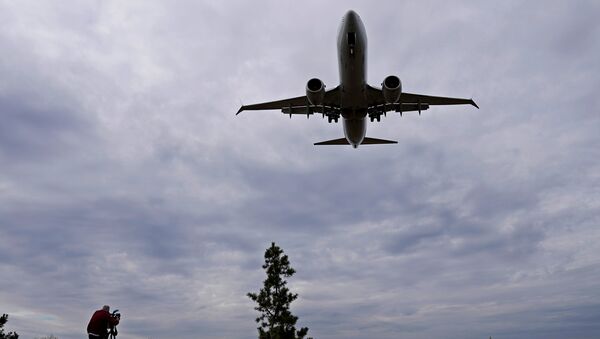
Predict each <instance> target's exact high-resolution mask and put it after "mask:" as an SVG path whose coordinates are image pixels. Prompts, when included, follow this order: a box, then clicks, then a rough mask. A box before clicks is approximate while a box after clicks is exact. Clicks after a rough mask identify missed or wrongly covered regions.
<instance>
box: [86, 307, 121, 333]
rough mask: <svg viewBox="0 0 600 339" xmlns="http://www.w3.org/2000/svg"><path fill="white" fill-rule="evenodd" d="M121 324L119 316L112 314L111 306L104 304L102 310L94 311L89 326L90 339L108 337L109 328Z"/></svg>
mask: <svg viewBox="0 0 600 339" xmlns="http://www.w3.org/2000/svg"><path fill="white" fill-rule="evenodd" d="M118 324H119V317H117V316H114V315H112V314H110V306H108V305H104V306H102V309H101V310H98V311H96V312H94V315H92V318H91V319H90V322H89V323H88V326H87V332H88V335H89V339H106V338H108V329H109V328H110V329H112V328H114V327H115V326H117V325H118Z"/></svg>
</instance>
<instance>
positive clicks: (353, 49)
mask: <svg viewBox="0 0 600 339" xmlns="http://www.w3.org/2000/svg"><path fill="white" fill-rule="evenodd" d="M337 54H338V65H339V74H340V85H339V86H337V87H335V88H333V89H330V90H325V84H324V83H323V81H321V80H320V79H318V78H313V79H310V80H308V82H307V84H306V95H303V96H299V97H295V98H290V99H283V100H277V101H271V102H265V103H259V104H253V105H242V107H240V109H239V110H238V112H237V113H236V115H238V114H240V113H241V112H242V111H248V110H281V111H282V112H283V113H284V114H288V115H289V116H290V118H291V117H292V115H294V114H301V115H306V117H307V118H308V117H310V115H312V114H314V113H320V114H321V115H322V116H323V118H325V116H327V120H328V122H329V123H331V122H335V123H337V122H338V120H339V118H340V117H342V119H343V120H342V121H343V126H344V135H345V137H344V138H340V139H333V140H327V141H322V142H317V143H315V144H314V145H352V147H354V148H357V147H358V146H359V145H371V144H397V143H398V142H397V141H393V140H384V139H376V138H369V137H366V132H367V121H366V118H367V117H369V119H370V121H371V122H373V121H375V120H377V121H378V122H379V121H381V116H382V115H383V116H386V113H387V112H390V111H394V112H398V113H400V116H402V113H404V112H411V111H418V112H419V115H421V112H422V111H424V110H427V109H429V107H430V106H433V105H465V104H466V105H473V106H475V107H476V108H479V106H477V104H476V103H475V101H473V99H460V98H447V97H437V96H430V95H422V94H413V93H407V92H402V82H401V81H400V78H399V77H397V76H395V75H390V76H388V77H386V78H385V79H384V80H383V83H382V84H381V86H382V87H381V89H379V88H375V87H372V86H370V85H369V84H367V81H366V79H367V35H366V31H365V27H364V25H363V22H362V20H361V19H360V16H359V15H358V14H357V13H356V12H354V11H353V10H350V11H348V12H347V13H346V14H345V15H344V17H343V18H342V23H341V25H340V28H339V31H338V37H337Z"/></svg>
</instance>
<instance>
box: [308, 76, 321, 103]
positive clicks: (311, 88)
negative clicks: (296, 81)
mask: <svg viewBox="0 0 600 339" xmlns="http://www.w3.org/2000/svg"><path fill="white" fill-rule="evenodd" d="M306 97H307V98H308V101H309V102H310V104H311V105H314V106H321V105H323V101H324V100H325V84H324V83H323V81H321V79H317V78H312V79H310V80H308V82H307V83H306Z"/></svg>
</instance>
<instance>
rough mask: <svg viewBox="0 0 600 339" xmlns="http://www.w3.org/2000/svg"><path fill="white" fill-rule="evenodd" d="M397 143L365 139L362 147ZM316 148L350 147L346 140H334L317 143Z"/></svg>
mask: <svg viewBox="0 0 600 339" xmlns="http://www.w3.org/2000/svg"><path fill="white" fill-rule="evenodd" d="M397 143H398V142H397V141H394V140H385V139H375V138H364V139H363V141H362V142H361V143H360V144H361V145H376V144H397ZM315 145H316V146H321V145H350V143H349V142H348V140H346V138H340V139H333V140H327V141H321V142H316V143H315Z"/></svg>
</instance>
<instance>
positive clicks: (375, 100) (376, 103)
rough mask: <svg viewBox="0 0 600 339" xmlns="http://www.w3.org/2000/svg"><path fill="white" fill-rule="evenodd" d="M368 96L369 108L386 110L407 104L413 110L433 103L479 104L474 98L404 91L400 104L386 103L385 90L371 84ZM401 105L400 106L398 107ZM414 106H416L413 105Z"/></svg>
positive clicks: (396, 108) (368, 87)
mask: <svg viewBox="0 0 600 339" xmlns="http://www.w3.org/2000/svg"><path fill="white" fill-rule="evenodd" d="M367 98H368V100H369V108H384V109H385V110H386V111H389V110H392V109H393V110H396V111H398V108H400V109H401V108H404V107H405V105H407V104H409V105H411V106H410V107H411V108H413V109H411V110H415V111H416V110H419V111H420V109H419V108H421V107H423V109H426V108H425V107H428V106H431V105H473V106H475V107H477V108H479V106H477V104H476V103H475V101H473V99H461V98H447V97H436V96H431V95H423V94H413V93H406V92H402V94H400V103H398V104H389V105H386V104H385V100H384V98H383V92H382V91H381V90H380V89H378V88H374V87H371V86H367ZM398 105H400V107H398ZM413 106H414V107H413Z"/></svg>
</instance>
